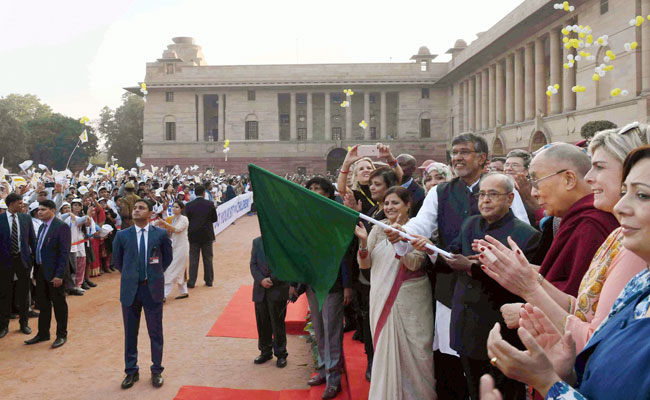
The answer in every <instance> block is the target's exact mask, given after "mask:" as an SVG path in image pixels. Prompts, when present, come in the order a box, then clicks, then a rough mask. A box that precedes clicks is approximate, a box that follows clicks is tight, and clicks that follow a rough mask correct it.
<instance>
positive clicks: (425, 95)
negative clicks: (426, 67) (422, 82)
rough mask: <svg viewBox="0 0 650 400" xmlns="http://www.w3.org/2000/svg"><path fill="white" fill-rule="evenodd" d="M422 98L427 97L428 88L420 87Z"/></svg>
mask: <svg viewBox="0 0 650 400" xmlns="http://www.w3.org/2000/svg"><path fill="white" fill-rule="evenodd" d="M422 98H423V99H428V98H429V88H422Z"/></svg>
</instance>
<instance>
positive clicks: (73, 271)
mask: <svg viewBox="0 0 650 400" xmlns="http://www.w3.org/2000/svg"><path fill="white" fill-rule="evenodd" d="M76 276H77V253H73V252H70V254H69V255H68V264H67V265H66V266H65V270H64V271H63V286H64V287H65V288H66V290H71V289H74V288H75V286H76V284H75V279H76Z"/></svg>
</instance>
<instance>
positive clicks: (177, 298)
mask: <svg viewBox="0 0 650 400" xmlns="http://www.w3.org/2000/svg"><path fill="white" fill-rule="evenodd" d="M188 297H190V295H189V294H187V293H185V294H182V295H180V296H176V297H175V299H176V300H180V299H187V298H188Z"/></svg>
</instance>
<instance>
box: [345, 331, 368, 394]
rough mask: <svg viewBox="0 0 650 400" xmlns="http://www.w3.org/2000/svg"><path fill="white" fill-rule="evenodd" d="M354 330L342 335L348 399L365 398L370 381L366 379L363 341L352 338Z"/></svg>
mask: <svg viewBox="0 0 650 400" xmlns="http://www.w3.org/2000/svg"><path fill="white" fill-rule="evenodd" d="M353 334H354V332H347V333H346V334H345V335H344V336H343V351H344V352H345V372H346V374H347V382H348V386H349V389H348V390H349V392H350V399H354V400H357V399H367V398H368V392H369V391H370V382H368V381H367V380H366V366H367V362H366V353H365V350H364V347H363V343H361V342H358V341H356V340H352V335H353Z"/></svg>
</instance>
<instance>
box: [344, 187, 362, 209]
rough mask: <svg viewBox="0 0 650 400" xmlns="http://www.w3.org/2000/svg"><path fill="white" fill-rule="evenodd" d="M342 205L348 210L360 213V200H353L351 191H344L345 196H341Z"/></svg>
mask: <svg viewBox="0 0 650 400" xmlns="http://www.w3.org/2000/svg"><path fill="white" fill-rule="evenodd" d="M343 204H344V205H345V206H346V207H348V208H351V209H353V210H356V211H359V212H361V208H362V205H361V200H359V201H356V199H355V198H354V193H353V192H352V191H351V190H346V191H345V196H343Z"/></svg>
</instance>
